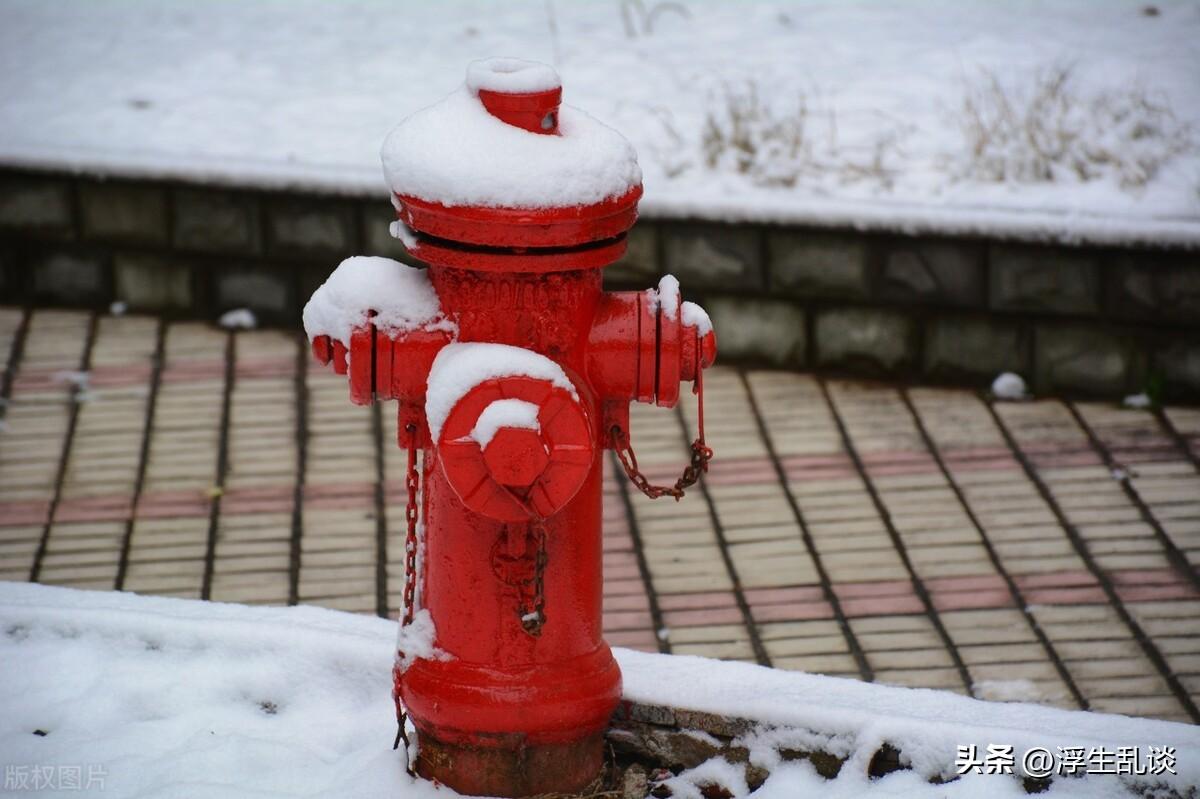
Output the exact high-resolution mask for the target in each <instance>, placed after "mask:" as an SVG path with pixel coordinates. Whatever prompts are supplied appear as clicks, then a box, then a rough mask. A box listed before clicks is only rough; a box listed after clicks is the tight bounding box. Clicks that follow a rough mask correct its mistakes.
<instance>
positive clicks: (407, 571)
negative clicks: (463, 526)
mask: <svg viewBox="0 0 1200 799" xmlns="http://www.w3.org/2000/svg"><path fill="white" fill-rule="evenodd" d="M404 431H405V432H406V433H408V473H407V475H406V477H405V487H406V488H407V489H408V505H407V506H406V507H405V509H404V517H405V520H406V521H407V523H408V531H407V535H406V536H405V539H404V610H403V614H402V616H401V619H400V625H401V627H407V626H408V625H410V624H412V622H413V616H414V615H415V614H416V604H417V520H418V513H419V512H418V510H417V493H418V491H419V490H420V477H419V475H418V473H417V427H416V425H413V424H409V425H406V426H405V428H404ZM396 656H397V666H396V669H395V670H394V672H393V683H394V686H393V688H392V699H393V700H394V701H395V703H396V740H395V741H393V742H392V749H398V748H399V747H400V742H401V741H403V742H404V754H405V761H406V762H405V767H404V768H405V771H407V772H408V776H410V777H416V776H417V770H416V765H415V764H414V763H413V762H412V743H411V741H409V739H408V730H407V729H405V728H406V727H407V725H408V714H407V713H406V712H405V711H404V706H403V704H402V703H401V702H400V677H401V674H400V671H399V663H398V662H399V659H400V658H401V657H402V656H403V653H402V652H400V651H399V650H397V652H396Z"/></svg>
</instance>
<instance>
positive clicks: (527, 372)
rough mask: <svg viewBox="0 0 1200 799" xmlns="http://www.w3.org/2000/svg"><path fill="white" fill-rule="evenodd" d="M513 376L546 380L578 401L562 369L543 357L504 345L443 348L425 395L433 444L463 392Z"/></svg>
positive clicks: (462, 344)
mask: <svg viewBox="0 0 1200 799" xmlns="http://www.w3.org/2000/svg"><path fill="white" fill-rule="evenodd" d="M513 375H524V376H527V377H534V378H539V379H541V380H548V381H550V383H551V384H553V385H555V386H557V387H558V388H562V389H566V390H567V391H568V392H569V393H570V394H571V396H572V397H573V398H575V399H579V395H578V394H577V393H576V391H575V386H574V385H573V384H572V383H571V381H570V379H568V378H567V375H566V373H565V372H564V371H563V370H562V367H561V366H559V365H558V364H557V363H555V362H554V361H552V360H550V359H549V358H547V357H546V356H544V355H539V354H538V353H536V352H533V351H531V350H527V349H523V348H521V347H511V346H509V345H507V344H486V343H478V342H472V343H453V344H447V345H446V346H445V347H443V348H442V349H441V351H440V352H438V354H437V357H436V358H435V359H434V361H433V367H432V368H431V369H430V370H429V381H428V383H427V387H426V393H425V418H426V419H428V420H429V432H430V434H431V436H432V437H433V440H434V441H437V440H438V437H439V436H440V435H441V432H442V424H444V423H445V421H446V417H447V416H449V415H450V411H451V410H453V408H454V405H455V403H457V402H458V401H459V400H460V399H462V397H464V396H465V395H466V394H467V392H469V391H470V390H471V389H473V388H475V386H477V385H479V384H480V383H483V382H486V381H488V380H491V379H493V378H496V377H511V376H513Z"/></svg>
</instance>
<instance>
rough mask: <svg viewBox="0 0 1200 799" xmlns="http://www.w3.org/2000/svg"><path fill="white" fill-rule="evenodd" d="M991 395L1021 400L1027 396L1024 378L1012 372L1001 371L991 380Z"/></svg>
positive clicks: (1003, 398)
mask: <svg viewBox="0 0 1200 799" xmlns="http://www.w3.org/2000/svg"><path fill="white" fill-rule="evenodd" d="M992 396H993V397H995V398H996V399H1002V400H1022V399H1025V398H1027V397H1028V396H1029V393H1028V392H1027V391H1026V388H1025V379H1024V378H1023V377H1021V376H1020V375H1018V374H1014V373H1012V372H1001V373H1000V374H999V375H997V376H996V379H995V380H993V381H992Z"/></svg>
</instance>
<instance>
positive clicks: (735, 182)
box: [0, 0, 1200, 246]
mask: <svg viewBox="0 0 1200 799" xmlns="http://www.w3.org/2000/svg"><path fill="white" fill-rule="evenodd" d="M1145 5H1146V4H1142V3H1134V2H1113V1H1108V2H1098V1H1097V0H1057V1H1056V2H1054V3H1045V2H1038V1H1037V0H1012V2H1005V3H946V2H942V0H914V2H912V3H902V4H897V3H892V2H888V1H887V0H864V2H858V3H834V4H828V3H824V4H821V3H794V2H785V0H763V1H762V2H756V3H753V4H744V3H731V4H717V3H696V4H688V6H687V8H688V14H687V15H686V16H685V15H681V14H678V13H671V12H669V11H668V12H667V13H663V14H660V15H657V16H656V18H655V20H654V24H653V25H652V28H653V30H645V28H644V23H646V22H647V21H646V20H641V21H639V20H637V19H629V18H628V17H625V18H623V17H622V14H621V8H623V6H620V4H612V3H559V4H555V7H554V9H553V10H554V11H555V17H554V19H555V24H556V29H555V32H554V33H553V34H552V33H551V31H550V30H549V27H548V25H549V22H548V19H547V6H545V5H544V4H542V3H532V2H531V3H509V4H504V5H503V6H500V5H481V4H479V3H477V2H472V0H446V2H440V3H423V4H413V5H410V6H405V7H404V8H403V9H402V10H401V9H397V8H396V7H395V6H394V5H389V4H385V3H378V2H372V1H371V0H346V2H329V1H328V0H293V2H289V3H285V4H281V3H274V2H270V1H269V0H241V1H240V2H238V3H222V4H218V5H217V6H215V7H212V8H206V10H205V13H203V14H199V13H195V12H194V11H193V10H191V9H188V8H185V7H180V6H178V5H176V4H173V3H170V2H168V1H167V0H146V1H145V2H141V3H93V2H88V0H60V1H59V2H54V3H46V2H41V0H8V2H5V3H4V4H2V6H0V63H2V64H3V67H4V68H3V69H0V98H3V102H0V163H3V164H7V165H22V166H32V167H39V168H48V169H56V170H66V171H78V172H86V173H96V174H102V175H121V176H129V177H165V178H172V179H183V180H195V181H202V182H208V183H217V184H225V185H247V186H254V187H266V188H277V189H294V188H302V189H310V190H318V191H326V192H346V193H354V194H365V195H377V196H382V195H383V194H384V193H385V192H386V191H387V188H386V184H385V183H384V181H383V180H382V179H381V176H380V172H379V160H378V158H379V144H380V142H381V141H382V140H383V138H384V136H385V135H386V134H387V132H388V130H389V129H390V128H391V127H393V126H394V125H395V124H396V122H397V121H398V120H399V119H401V118H403V117H405V116H407V115H409V114H411V113H413V112H414V111H416V110H418V109H420V108H424V107H426V106H429V105H431V104H433V103H435V102H437V101H438V100H439V98H441V97H443V96H444V95H445V94H446V93H447V92H449V91H451V90H453V89H454V87H455V86H456V85H458V84H459V83H460V82H461V80H462V77H463V70H464V66H465V65H466V64H467V63H468V62H470V61H472V60H474V59H478V58H480V57H483V56H488V55H494V54H499V53H516V54H520V55H522V56H523V57H527V58H534V59H538V60H541V61H544V62H546V63H553V64H554V65H555V67H556V69H557V71H558V72H559V74H561V76H562V78H563V83H564V97H565V98H566V99H567V101H568V102H570V103H574V104H577V105H578V106H579V107H581V108H584V109H586V110H587V111H588V112H589V113H591V114H594V115H595V116H596V117H598V118H600V119H603V120H605V121H606V123H607V124H609V125H611V126H612V127H614V128H615V129H617V130H619V131H621V133H622V134H623V135H625V136H627V137H628V138H629V139H630V140H631V141H632V142H633V144H634V145H635V147H636V148H637V151H638V153H639V154H640V156H641V159H640V160H641V168H642V169H643V171H644V172H645V183H646V197H645V201H644V202H643V204H642V210H643V212H644V214H646V215H658V216H666V217H681V216H682V217H690V216H695V217H699V218H705V219H716V220H729V221H751V222H766V221H772V222H800V223H806V224H814V225H830V226H848V227H851V228H855V229H862V230H898V231H903V232H913V233H918V232H934V233H945V234H963V235H971V234H979V233H982V234H987V235H995V236H1015V237H1021V238H1027V239H1034V240H1056V241H1064V242H1078V241H1088V242H1094V243H1097V244H1106V243H1145V244H1151V245H1154V244H1170V243H1174V244H1191V245H1193V246H1194V245H1198V244H1200V197H1198V195H1197V193H1196V187H1197V175H1198V174H1200V152H1198V151H1197V150H1195V149H1193V150H1192V151H1190V152H1188V153H1185V154H1182V155H1180V156H1179V157H1178V158H1176V159H1174V160H1173V161H1171V162H1170V163H1168V164H1167V165H1166V166H1165V167H1164V168H1162V169H1161V170H1159V174H1157V175H1156V176H1155V177H1154V178H1153V179H1152V180H1151V181H1150V182H1149V183H1148V184H1147V185H1146V186H1145V187H1143V188H1142V189H1140V190H1136V191H1125V190H1122V189H1121V188H1120V187H1119V186H1118V185H1117V183H1116V182H1115V181H1112V180H1092V181H1088V182H1082V183H1080V182H1071V181H1068V182H1050V183H1026V184H1017V183H1012V182H987V181H983V180H978V179H964V178H959V177H955V176H954V174H953V170H951V169H949V168H948V165H951V164H953V163H954V162H955V160H956V159H957V158H958V154H959V153H961V151H962V147H961V145H962V142H960V141H959V124H958V121H959V120H958V119H957V118H956V116H955V115H956V113H957V112H958V111H959V110H960V109H961V107H962V104H963V100H964V97H965V96H966V95H967V94H968V92H969V90H970V89H971V87H978V86H980V85H984V84H981V83H980V81H979V80H978V79H979V77H980V75H981V72H980V70H988V71H990V72H991V73H993V74H996V75H999V76H1000V77H1001V78H1003V79H1004V81H1005V82H1009V81H1010V80H1011V81H1012V82H1019V81H1020V80H1024V79H1025V77H1027V76H1029V75H1032V74H1035V73H1036V72H1037V71H1038V70H1039V69H1041V68H1044V67H1046V66H1047V65H1053V64H1070V65H1073V75H1074V78H1075V79H1076V80H1075V82H1076V83H1077V84H1078V85H1079V88H1080V90H1081V91H1082V92H1084V93H1085V94H1086V93H1089V92H1095V91H1106V90H1114V91H1120V90H1124V89H1128V88H1130V87H1135V88H1136V87H1137V86H1141V87H1144V88H1145V89H1146V90H1147V96H1148V97H1149V98H1150V99H1151V100H1152V101H1153V102H1155V103H1158V104H1164V103H1165V104H1168V105H1169V107H1170V108H1171V109H1172V110H1173V113H1174V115H1175V116H1176V117H1177V118H1178V119H1179V121H1180V122H1182V123H1190V124H1191V125H1192V126H1193V129H1194V130H1200V128H1198V127H1197V126H1200V81H1196V80H1195V78H1194V76H1195V75H1196V74H1197V73H1200V52H1197V50H1196V49H1195V48H1194V46H1193V42H1195V41H1196V40H1197V39H1198V38H1200V13H1197V11H1196V9H1195V7H1194V6H1193V5H1191V4H1188V3H1155V4H1153V5H1154V7H1155V8H1156V9H1157V12H1158V13H1157V14H1155V15H1148V14H1145V13H1143V10H1142V9H1143V7H1144V6H1145ZM629 25H633V30H630V29H629V28H628V26H629ZM97 31H105V32H107V33H106V35H103V36H100V35H97ZM414 36H416V37H419V39H420V41H421V43H422V48H421V50H420V56H419V57H413V53H411V52H408V51H406V50H405V49H404V47H403V45H402V44H401V43H403V42H406V41H410V40H411V39H412V37H414ZM348 43H350V44H348ZM750 86H756V87H757V90H758V93H759V99H760V100H761V102H762V103H763V104H769V105H774V106H776V113H777V114H784V113H785V112H787V110H788V109H789V108H790V109H794V108H795V107H796V105H797V103H798V100H797V98H799V97H800V96H802V95H803V96H804V97H805V98H806V99H807V102H808V110H809V111H810V114H809V120H810V122H811V124H810V125H808V127H807V128H806V129H805V132H806V133H808V134H811V138H812V140H811V141H809V142H808V144H810V145H813V147H812V149H813V150H815V151H816V154H817V155H820V154H821V152H822V151H823V150H822V148H823V147H825V146H826V145H828V146H829V147H830V148H832V149H835V150H837V151H838V153H840V154H842V155H843V156H845V157H846V158H850V159H852V160H856V161H858V162H862V163H864V164H866V165H867V166H868V167H869V166H870V159H871V155H872V147H873V145H874V144H877V143H878V142H877V141H875V140H876V139H877V138H878V136H879V132H880V131H882V130H885V129H886V130H894V131H897V132H899V133H901V134H904V135H903V137H902V140H901V141H899V142H898V146H899V148H900V150H902V152H903V158H902V159H901V160H895V159H892V160H889V161H887V162H885V163H883V164H882V166H883V167H884V169H883V170H882V172H881V173H880V174H879V175H876V176H875V177H874V178H871V177H869V176H868V177H867V178H863V179H849V180H833V181H826V182H818V183H816V184H808V183H804V182H803V181H801V182H800V184H799V185H796V186H793V187H791V188H787V187H775V188H771V187H762V186H756V185H753V183H752V182H751V181H748V180H747V179H746V178H745V176H743V175H740V174H737V173H730V172H728V171H723V170H714V169H709V168H707V166H706V165H705V164H704V163H703V153H702V151H701V147H700V146H699V145H700V144H701V141H700V140H701V138H702V137H703V131H704V130H705V129H706V120H707V119H708V117H709V116H710V115H713V116H715V117H720V115H721V114H722V113H723V112H724V111H725V110H726V104H725V98H726V95H727V94H728V93H729V92H731V91H738V92H742V91H745V90H747V89H748V87H750ZM1083 107H1086V104H1085V105H1084V106H1083ZM834 123H836V124H834ZM1092 127H1093V129H1096V130H1099V126H1098V125H1094V126H1092ZM448 146H449V145H448ZM876 178H882V179H876Z"/></svg>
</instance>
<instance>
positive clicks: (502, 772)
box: [416, 732, 604, 797]
mask: <svg viewBox="0 0 1200 799" xmlns="http://www.w3.org/2000/svg"><path fill="white" fill-rule="evenodd" d="M505 739H511V740H505ZM523 739H524V736H521V735H519V734H516V733H514V734H512V735H511V736H500V737H498V738H497V737H491V738H490V739H489V740H488V741H487V744H488V745H485V746H475V745H471V744H457V743H447V742H444V741H440V740H438V739H437V738H435V737H433V736H432V735H430V734H429V733H426V732H420V733H419V734H418V740H419V747H420V751H419V753H418V755H417V764H416V767H417V774H419V775H420V776H422V777H424V778H425V779H427V780H436V781H438V782H440V783H442V784H443V785H447V786H449V787H450V788H453V789H454V790H455V791H457V792H459V793H460V794H465V795H467V796H503V797H525V796H537V795H539V794H547V793H555V794H560V793H578V792H582V791H583V790H584V789H586V788H588V787H589V786H591V785H592V783H594V782H595V781H596V778H597V777H599V776H600V771H601V769H602V768H603V766H604V733H603V732H597V733H594V734H592V735H589V736H587V737H585V738H581V739H577V740H574V741H569V742H565V743H543V744H531V745H524V740H523Z"/></svg>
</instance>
